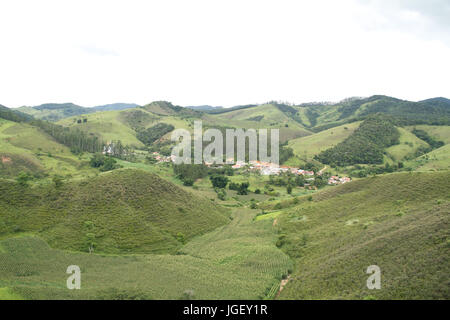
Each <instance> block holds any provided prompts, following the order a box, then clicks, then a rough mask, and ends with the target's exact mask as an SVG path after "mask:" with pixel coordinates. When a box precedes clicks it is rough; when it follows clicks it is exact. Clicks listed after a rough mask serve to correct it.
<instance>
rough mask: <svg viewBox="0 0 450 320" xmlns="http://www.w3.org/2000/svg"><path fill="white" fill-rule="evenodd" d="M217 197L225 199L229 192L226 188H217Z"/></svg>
mask: <svg viewBox="0 0 450 320" xmlns="http://www.w3.org/2000/svg"><path fill="white" fill-rule="evenodd" d="M217 197H218V198H219V199H220V200H222V201H225V199H226V197H227V192H226V191H225V189H219V190H217Z"/></svg>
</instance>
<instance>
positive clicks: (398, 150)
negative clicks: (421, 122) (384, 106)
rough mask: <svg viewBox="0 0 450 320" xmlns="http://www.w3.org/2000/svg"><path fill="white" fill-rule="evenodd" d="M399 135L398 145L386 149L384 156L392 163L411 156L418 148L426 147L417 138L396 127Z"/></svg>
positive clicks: (426, 145)
mask: <svg viewBox="0 0 450 320" xmlns="http://www.w3.org/2000/svg"><path fill="white" fill-rule="evenodd" d="M397 129H398V131H399V133H400V137H399V140H400V143H399V144H397V145H393V146H391V147H389V148H387V149H386V154H387V155H388V156H389V158H390V159H392V160H393V161H400V160H402V159H404V158H405V157H406V156H408V155H412V154H414V153H415V152H416V150H417V149H418V148H419V147H428V143H426V142H425V141H423V140H421V139H419V138H417V137H416V136H415V135H414V134H412V133H411V132H409V131H408V130H406V129H404V128H399V127H397Z"/></svg>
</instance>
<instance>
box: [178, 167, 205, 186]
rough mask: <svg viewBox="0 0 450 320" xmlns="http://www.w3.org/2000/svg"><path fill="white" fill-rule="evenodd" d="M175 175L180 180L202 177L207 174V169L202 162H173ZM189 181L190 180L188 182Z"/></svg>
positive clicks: (192, 179) (193, 179)
mask: <svg viewBox="0 0 450 320" xmlns="http://www.w3.org/2000/svg"><path fill="white" fill-rule="evenodd" d="M172 168H173V172H174V174H175V176H176V177H177V178H178V179H180V180H181V181H183V182H184V181H186V180H188V181H193V182H192V183H194V182H195V180H197V179H200V178H204V177H206V176H207V175H208V172H209V169H208V167H207V166H205V165H204V164H185V163H182V164H173V166H172ZM189 183H190V182H189Z"/></svg>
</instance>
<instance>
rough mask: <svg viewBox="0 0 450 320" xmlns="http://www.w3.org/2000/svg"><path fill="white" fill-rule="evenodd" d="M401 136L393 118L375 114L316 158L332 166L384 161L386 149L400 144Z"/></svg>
mask: <svg viewBox="0 0 450 320" xmlns="http://www.w3.org/2000/svg"><path fill="white" fill-rule="evenodd" d="M399 136H400V134H399V132H398V130H397V128H396V127H395V126H394V123H393V121H392V119H390V118H388V117H386V116H383V115H373V116H370V117H368V118H367V119H366V120H364V121H363V122H362V123H361V125H360V126H359V128H358V129H357V130H355V132H353V134H352V135H350V136H349V137H348V138H347V139H345V140H344V141H343V142H341V143H339V144H338V145H336V146H334V147H332V148H330V149H327V150H325V151H322V152H321V153H320V154H318V155H316V156H315V157H314V158H315V159H316V160H318V161H320V162H322V163H325V164H329V165H331V166H348V165H353V164H357V163H361V164H378V163H382V162H383V152H384V149H385V148H387V147H389V146H391V145H394V144H398V143H399Z"/></svg>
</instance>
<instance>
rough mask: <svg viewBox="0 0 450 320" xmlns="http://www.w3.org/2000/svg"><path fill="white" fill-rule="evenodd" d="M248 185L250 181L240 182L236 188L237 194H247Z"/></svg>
mask: <svg viewBox="0 0 450 320" xmlns="http://www.w3.org/2000/svg"><path fill="white" fill-rule="evenodd" d="M249 186H250V183H248V182H242V183H241V184H240V185H239V187H238V190H237V194H238V195H241V196H242V195H246V194H248V187H249Z"/></svg>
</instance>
